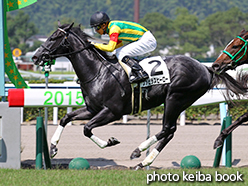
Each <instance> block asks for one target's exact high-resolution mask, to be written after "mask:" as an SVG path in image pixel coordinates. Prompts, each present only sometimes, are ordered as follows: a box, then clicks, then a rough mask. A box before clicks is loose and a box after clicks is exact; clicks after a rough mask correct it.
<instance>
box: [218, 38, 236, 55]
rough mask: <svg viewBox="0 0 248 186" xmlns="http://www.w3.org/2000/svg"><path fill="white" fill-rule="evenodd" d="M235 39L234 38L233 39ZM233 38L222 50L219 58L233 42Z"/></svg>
mask: <svg viewBox="0 0 248 186" xmlns="http://www.w3.org/2000/svg"><path fill="white" fill-rule="evenodd" d="M233 40H234V39H233ZM233 40H231V41H230V42H229V43H228V44H227V45H226V47H225V48H224V50H222V52H221V53H220V55H219V56H218V57H217V59H218V58H219V57H220V56H221V55H222V54H223V51H225V50H226V49H227V48H228V46H229V45H230V44H231V43H232V42H233Z"/></svg>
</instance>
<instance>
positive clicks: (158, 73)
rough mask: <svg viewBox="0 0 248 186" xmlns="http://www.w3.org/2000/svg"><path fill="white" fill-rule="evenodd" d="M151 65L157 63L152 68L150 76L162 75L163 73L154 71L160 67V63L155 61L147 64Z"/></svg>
mask: <svg viewBox="0 0 248 186" xmlns="http://www.w3.org/2000/svg"><path fill="white" fill-rule="evenodd" d="M152 63H157V64H156V65H155V66H154V67H153V68H152V71H151V76H157V75H163V71H156V70H157V68H158V67H159V66H160V65H161V62H160V61H157V60H154V61H150V62H149V64H152Z"/></svg>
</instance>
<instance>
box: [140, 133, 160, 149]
mask: <svg viewBox="0 0 248 186" xmlns="http://www.w3.org/2000/svg"><path fill="white" fill-rule="evenodd" d="M157 141H158V140H157V138H156V136H152V137H150V138H149V139H148V140H146V141H144V142H143V143H141V144H140V146H139V150H140V151H141V152H142V151H144V150H146V149H148V148H149V147H150V146H151V145H153V144H154V143H156V142H157Z"/></svg>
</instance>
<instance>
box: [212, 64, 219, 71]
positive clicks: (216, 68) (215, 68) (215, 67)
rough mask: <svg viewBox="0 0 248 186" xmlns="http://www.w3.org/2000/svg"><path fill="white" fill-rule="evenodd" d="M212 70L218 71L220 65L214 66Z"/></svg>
mask: <svg viewBox="0 0 248 186" xmlns="http://www.w3.org/2000/svg"><path fill="white" fill-rule="evenodd" d="M212 68H213V69H214V70H218V69H219V68H220V65H219V64H217V63H215V64H213V65H212Z"/></svg>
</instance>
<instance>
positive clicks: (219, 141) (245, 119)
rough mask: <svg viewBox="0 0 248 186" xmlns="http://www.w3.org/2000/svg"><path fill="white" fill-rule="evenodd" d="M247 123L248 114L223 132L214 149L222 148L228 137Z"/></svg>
mask: <svg viewBox="0 0 248 186" xmlns="http://www.w3.org/2000/svg"><path fill="white" fill-rule="evenodd" d="M246 121H248V112H246V113H245V114H243V115H242V116H240V117H239V118H238V119H237V120H236V121H235V122H234V123H233V124H231V125H230V126H229V127H227V128H226V129H224V130H223V131H221V133H220V135H219V136H218V137H217V139H216V140H215V142H214V149H216V148H219V147H221V146H222V145H223V143H224V140H225V139H226V137H227V136H228V135H229V134H231V132H232V131H234V130H235V129H236V128H237V127H238V126H239V125H241V124H242V123H243V122H246Z"/></svg>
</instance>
